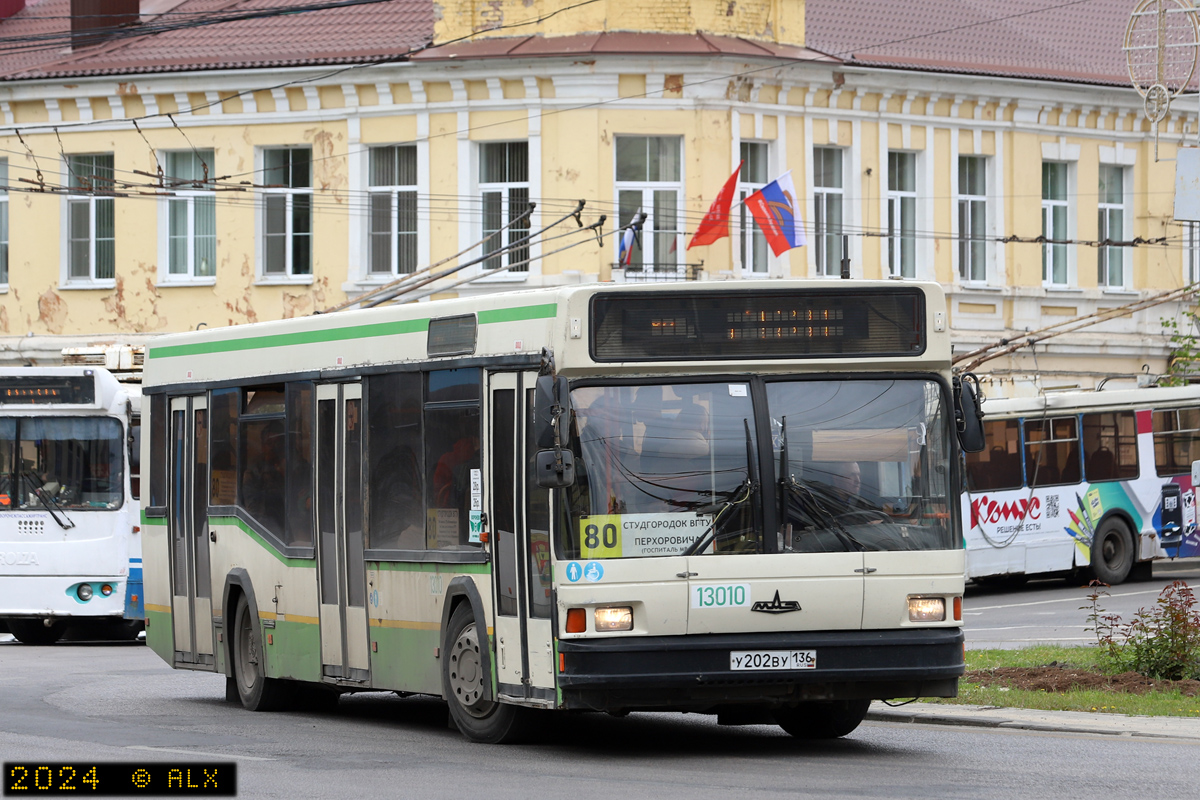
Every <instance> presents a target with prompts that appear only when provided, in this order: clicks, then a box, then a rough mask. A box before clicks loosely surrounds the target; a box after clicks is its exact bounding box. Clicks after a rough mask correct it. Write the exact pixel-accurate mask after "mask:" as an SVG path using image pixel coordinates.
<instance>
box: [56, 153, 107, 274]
mask: <svg viewBox="0 0 1200 800" xmlns="http://www.w3.org/2000/svg"><path fill="white" fill-rule="evenodd" d="M96 156H107V157H108V158H110V159H112V163H113V167H112V168H113V172H114V177H115V172H116V157H115V155H114V154H113V153H105V152H99V153H70V154H66V155H65V158H64V160H63V162H62V164H63V182H64V183H65V184H66V185H67V186H69V187H72V186H74V184H75V171H74V167H72V166H71V159H73V158H82V157H93V158H94V157H96ZM101 203H105V204H107V205H109V207H111V209H112V218H113V236H112V240H111V241H112V248H113V275H112V277H103V278H101V277H96V261H97V247H98V245H99V243H100V242H101V241H108V239H107V238H106V239H103V240H101V239H100V238H98V237H97V236H96V212H97V208H98V206H100V204H101ZM81 205H86V207H87V216H88V238H87V242H88V248H87V249H88V264H87V268H88V274H87V275H86V276H85V275H72V274H71V243H72V241H74V240H73V239H72V238H71V214H72V210H73V209H74V208H76V207H79V206H81ZM62 220H63V225H62V226H61V227H62V235H61V252H62V258H61V262H62V266H61V270H62V272H61V283H60V286H61V288H64V289H111V288H112V287H114V286H116V285H117V275H116V270H117V265H116V260H117V259H116V251H117V231H116V227H117V222H116V198H115V197H114V196H113V195H112V194H108V195H104V194H96V193H95V192H93V193H89V194H81V193H75V192H71V191H68V193H67V194H66V195H65V196H64V197H63V202H62Z"/></svg>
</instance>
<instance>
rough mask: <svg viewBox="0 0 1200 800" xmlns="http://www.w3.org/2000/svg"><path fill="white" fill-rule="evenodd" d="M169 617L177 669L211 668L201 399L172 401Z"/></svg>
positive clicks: (205, 440) (205, 454) (204, 413)
mask: <svg viewBox="0 0 1200 800" xmlns="http://www.w3.org/2000/svg"><path fill="white" fill-rule="evenodd" d="M169 480H170V484H169V486H170V491H169V496H168V498H167V504H168V516H167V524H168V526H169V528H170V534H171V595H172V597H171V616H172V619H173V620H174V625H175V663H176V665H177V666H185V665H193V666H212V665H213V626H212V620H213V613H212V579H211V570H210V567H209V564H210V556H209V550H208V547H209V537H208V405H207V399H206V398H205V397H203V396H197V397H176V398H173V399H172V400H171V453H170V475H169Z"/></svg>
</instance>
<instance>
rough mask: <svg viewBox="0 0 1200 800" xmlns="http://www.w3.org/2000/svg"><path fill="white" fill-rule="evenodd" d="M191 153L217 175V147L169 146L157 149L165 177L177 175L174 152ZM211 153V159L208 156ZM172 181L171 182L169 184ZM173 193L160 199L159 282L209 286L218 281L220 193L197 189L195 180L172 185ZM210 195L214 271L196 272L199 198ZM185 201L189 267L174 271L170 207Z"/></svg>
mask: <svg viewBox="0 0 1200 800" xmlns="http://www.w3.org/2000/svg"><path fill="white" fill-rule="evenodd" d="M180 153H190V154H192V155H195V156H197V157H198V158H200V159H201V160H202V161H205V163H207V164H208V174H209V179H210V180H211V179H212V178H213V176H214V174H215V173H214V169H215V168H214V162H215V160H216V151H215V150H212V149H205V150H201V151H199V152H197V151H195V150H177V151H176V150H167V151H163V152H160V153H158V159H159V163H160V164H162V165H164V166H163V171H164V175H165V179H166V180H167V181H171V180H172V179H173V178H175V179H178V178H177V177H176V176H172V175H171V174H170V170H169V168H168V167H167V166H166V165H167V164H169V161H170V156H171V155H172V154H180ZM202 154H208V159H207V160H205V156H204V155H202ZM168 185H169V184H168ZM169 190H170V191H171V193H172V194H173V197H164V198H162V201H161V202H160V203H159V214H158V264H159V268H158V283H159V285H160V286H170V285H172V284H175V285H183V286H196V285H199V286H207V285H210V284H214V283H216V281H217V257H216V250H217V241H216V240H217V236H216V199H217V193H216V192H215V191H213V190H210V189H198V188H196V187H195V185H194V184H190V183H187V184H182V185H179V186H173V187H170V189H169ZM197 199H211V200H212V201H213V264H212V274H211V275H197V274H196V268H197V265H196V200H197ZM181 201H182V202H183V203H184V204H185V206H186V208H187V212H186V213H187V233H186V234H185V238H186V240H187V244H186V247H185V250H186V252H187V269H186V271H185V272H171V208H172V207H173V205H174V204H176V203H179V202H181Z"/></svg>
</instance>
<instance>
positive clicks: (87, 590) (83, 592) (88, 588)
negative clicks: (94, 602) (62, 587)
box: [75, 583, 92, 603]
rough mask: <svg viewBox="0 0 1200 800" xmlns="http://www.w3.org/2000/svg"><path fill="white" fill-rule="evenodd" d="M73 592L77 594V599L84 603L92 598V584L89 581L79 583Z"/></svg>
mask: <svg viewBox="0 0 1200 800" xmlns="http://www.w3.org/2000/svg"><path fill="white" fill-rule="evenodd" d="M75 594H77V595H79V599H80V600H82V601H83V602H85V603H86V602H87V601H88V600H91V599H92V585H91V584H90V583H81V584H79V588H78V589H76V590H75Z"/></svg>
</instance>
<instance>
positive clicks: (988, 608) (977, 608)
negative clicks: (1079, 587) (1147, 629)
mask: <svg viewBox="0 0 1200 800" xmlns="http://www.w3.org/2000/svg"><path fill="white" fill-rule="evenodd" d="M1139 594H1154V595H1157V594H1162V589H1150V590H1147V591H1145V592H1120V593H1118V594H1110V595H1107V596H1108V597H1135V596H1137V595H1139ZM1080 600H1087V595H1084V596H1083V597H1060V598H1058V599H1057V600H1036V601H1034V602H1032V603H1010V604H1008V605H1004V606H971V611H995V610H996V609H1001V608H1023V607H1025V606H1044V605H1046V604H1047V603H1078V602H1079V601H1080Z"/></svg>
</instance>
